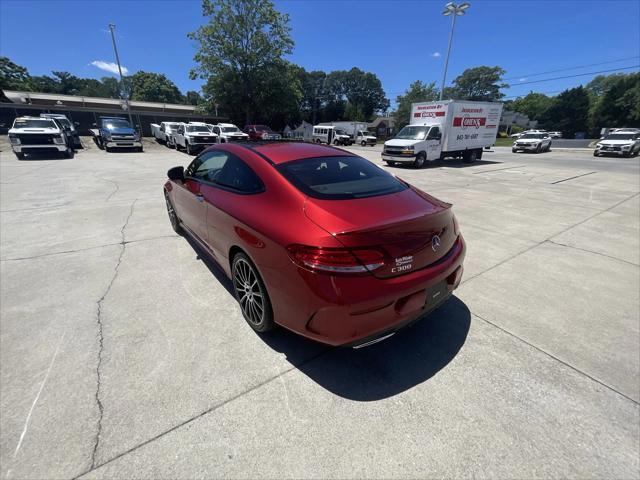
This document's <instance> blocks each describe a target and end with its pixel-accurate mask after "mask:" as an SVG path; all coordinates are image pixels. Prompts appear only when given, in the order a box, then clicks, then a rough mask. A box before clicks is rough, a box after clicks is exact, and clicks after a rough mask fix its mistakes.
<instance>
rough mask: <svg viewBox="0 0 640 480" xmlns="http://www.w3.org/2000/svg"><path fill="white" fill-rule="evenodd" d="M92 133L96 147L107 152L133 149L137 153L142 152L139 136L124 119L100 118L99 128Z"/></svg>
mask: <svg viewBox="0 0 640 480" xmlns="http://www.w3.org/2000/svg"><path fill="white" fill-rule="evenodd" d="M94 126H95V124H94ZM92 133H93V134H94V139H95V140H96V143H97V144H98V147H100V148H104V149H105V150H106V151H107V152H111V151H112V150H113V149H114V148H135V149H136V150H137V151H139V152H142V150H143V149H142V140H141V139H140V134H139V133H138V132H137V131H136V129H135V128H133V126H132V125H131V124H130V123H129V120H127V119H125V118H122V117H100V126H99V128H98V129H97V130H94V131H92Z"/></svg>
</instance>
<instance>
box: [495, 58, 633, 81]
mask: <svg viewBox="0 0 640 480" xmlns="http://www.w3.org/2000/svg"><path fill="white" fill-rule="evenodd" d="M635 58H640V55H634V56H633V57H625V58H619V59H617V60H609V61H606V62H599V63H590V64H588V65H580V66H578V67H567V68H560V69H558V70H548V71H546V72H540V73H530V74H528V75H518V76H515V77H509V78H504V79H503V80H505V81H506V80H518V79H520V78H528V77H538V76H540V75H546V74H548V73H558V72H567V71H569V70H578V69H580V68H587V67H596V66H598V65H606V64H608V63H617V62H623V61H625V60H633V59H635Z"/></svg>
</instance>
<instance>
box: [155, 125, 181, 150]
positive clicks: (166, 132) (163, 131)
mask: <svg viewBox="0 0 640 480" xmlns="http://www.w3.org/2000/svg"><path fill="white" fill-rule="evenodd" d="M178 125H180V122H161V123H160V124H159V125H158V124H157V123H152V124H151V135H152V136H153V137H154V138H155V139H156V140H157V141H158V142H160V143H162V142H164V144H165V145H167V146H168V147H170V148H172V147H174V146H175V145H174V144H173V143H172V141H171V135H172V134H173V132H174V131H175V130H176V129H177V128H178Z"/></svg>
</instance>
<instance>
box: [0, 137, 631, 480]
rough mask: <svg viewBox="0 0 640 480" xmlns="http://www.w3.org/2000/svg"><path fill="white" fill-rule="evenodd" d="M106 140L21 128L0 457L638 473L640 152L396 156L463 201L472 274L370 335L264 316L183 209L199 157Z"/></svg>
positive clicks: (10, 192) (134, 468)
mask: <svg viewBox="0 0 640 480" xmlns="http://www.w3.org/2000/svg"><path fill="white" fill-rule="evenodd" d="M3 141H4V139H3ZM85 143H87V141H86V139H85ZM89 147H90V148H89V149H88V150H85V151H81V152H79V153H78V154H77V155H76V156H75V158H74V159H70V160H64V159H54V160H24V161H18V160H17V159H16V158H15V157H14V156H13V154H12V153H11V152H10V150H9V149H8V146H7V145H6V143H3V144H2V146H1V147H0V148H1V150H2V152H1V153H0V181H1V188H0V194H1V196H0V202H1V217H0V232H1V242H2V251H1V255H0V260H1V262H0V267H1V280H2V281H1V298H0V300H1V309H2V310H1V315H2V320H1V322H2V323H1V325H0V347H1V349H0V382H1V387H2V388H1V390H0V408H1V415H0V431H1V432H2V435H1V438H0V454H1V462H0V463H1V471H0V474H1V475H2V478H44V477H46V478H51V477H56V478H71V477H76V476H81V477H83V478H113V477H119V478H132V477H137V478H149V477H183V478H187V477H188V478H193V477H225V478H228V477H233V478H239V477H242V478H255V477H269V478H276V477H278V478H281V477H287V478H290V477H291V478H307V477H313V478H329V477H330V478H350V477H353V478H361V477H372V478H380V477H385V478H386V477H433V476H446V477H462V476H469V477H470V476H478V477H521V478H525V477H526V478H529V477H549V476H553V477H561V476H562V477H572V478H584V477H610V478H618V477H638V475H640V465H639V462H638V454H639V452H638V448H639V447H638V442H639V439H640V432H639V422H640V416H639V409H638V402H639V401H640V384H639V382H640V332H639V323H640V318H639V315H640V311H639V308H640V307H639V303H640V299H639V290H640V285H639V278H640V270H639V269H640V267H639V264H640V245H639V237H640V232H639V229H640V227H639V221H640V220H639V219H640V203H639V200H640V197H639V192H640V160H639V158H638V157H636V158H630V159H622V158H603V157H600V158H594V157H592V156H591V153H590V152H589V151H569V150H566V151H555V150H553V151H552V152H549V153H543V154H539V155H536V154H513V153H511V151H510V149H509V148H496V149H495V151H493V152H485V154H484V158H483V159H482V161H479V162H477V163H475V164H473V165H469V164H465V163H463V162H459V161H451V160H449V161H445V162H439V163H437V164H435V165H432V166H430V167H429V168H426V169H424V170H413V169H410V168H401V167H398V168H390V167H385V168H388V169H389V171H392V172H394V173H396V174H397V175H399V176H400V177H401V178H404V179H406V180H407V181H409V182H411V183H413V184H415V185H416V186H418V187H420V188H422V189H424V190H425V191H427V192H429V193H432V194H434V195H435V196H437V197H438V198H440V199H442V200H445V201H448V202H451V203H453V204H454V211H455V212H456V215H457V217H458V219H459V222H460V227H461V230H462V232H463V234H464V236H465V238H466V240H467V245H468V253H467V259H466V262H465V276H464V279H463V285H462V286H461V288H460V289H459V290H457V291H456V295H455V296H454V298H452V299H451V300H450V301H449V302H447V303H446V304H445V305H444V306H443V307H441V308H440V309H439V310H438V311H436V312H435V313H434V314H432V315H431V316H429V317H427V318H426V319H424V320H423V321H421V322H420V323H418V324H416V325H415V326H414V327H412V328H410V329H407V330H405V331H404V332H402V333H399V334H397V335H396V336H395V337H392V338H391V339H389V340H388V341H385V342H383V343H380V344H378V345H375V346H372V347H369V348H366V349H363V350H357V351H355V350H347V349H334V348H328V347H325V346H322V345H319V344H315V343H313V342H309V341H306V340H304V339H301V338H299V337H297V336H295V335H292V334H288V333H287V332H284V331H278V332H274V333H272V334H270V335H266V336H264V337H260V336H258V335H256V334H255V333H254V332H253V331H252V330H251V329H250V328H249V327H248V326H247V325H246V324H245V321H244V320H243V318H242V315H241V313H240V309H239V308H238V307H237V305H236V303H235V300H234V299H233V297H232V295H231V294H230V293H229V291H230V285H229V282H228V281H227V280H225V278H224V277H223V274H222V273H221V272H220V271H219V270H218V269H217V267H216V266H215V264H213V263H212V262H211V261H209V260H207V259H206V257H204V256H201V255H200V252H199V251H198V250H197V249H194V246H193V245H192V243H191V242H189V241H187V240H186V239H185V238H182V237H178V236H176V235H175V234H174V233H173V231H172V230H171V227H170V225H169V221H168V218H167V215H166V211H165V206H164V200H163V197H162V188H161V187H162V184H163V182H164V179H165V176H166V170H167V169H168V168H169V167H172V166H175V165H180V164H182V165H185V166H186V165H187V164H188V162H189V161H190V158H191V157H189V156H187V155H186V154H184V153H181V152H176V151H174V150H169V149H167V148H165V147H163V146H160V145H155V144H151V143H145V149H146V151H145V152H144V153H128V152H127V153H125V152H122V153H110V154H107V153H105V152H103V151H100V150H98V149H97V148H95V146H93V145H89ZM349 150H352V151H356V152H358V153H359V154H362V155H363V156H365V157H366V158H369V159H370V160H372V161H374V162H376V163H377V164H380V165H382V162H381V160H380V147H379V146H377V147H352V148H349Z"/></svg>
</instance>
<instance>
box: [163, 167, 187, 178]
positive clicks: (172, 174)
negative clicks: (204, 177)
mask: <svg viewBox="0 0 640 480" xmlns="http://www.w3.org/2000/svg"><path fill="white" fill-rule="evenodd" d="M167 177H169V180H174V181H176V180H180V181H184V167H173V168H170V169H169V171H168V172H167Z"/></svg>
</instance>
